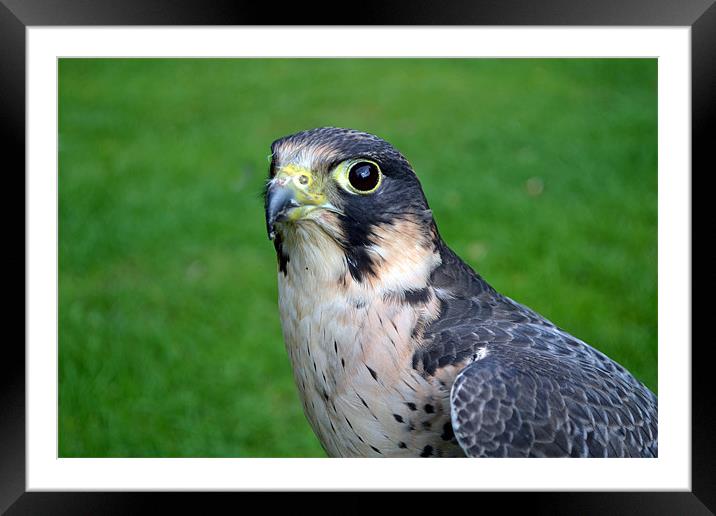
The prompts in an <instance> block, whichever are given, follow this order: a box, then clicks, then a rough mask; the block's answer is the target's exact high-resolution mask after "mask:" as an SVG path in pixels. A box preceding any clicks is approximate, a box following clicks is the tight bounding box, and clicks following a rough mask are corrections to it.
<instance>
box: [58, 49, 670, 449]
mask: <svg viewBox="0 0 716 516" xmlns="http://www.w3.org/2000/svg"><path fill="white" fill-rule="evenodd" d="M656 72H657V64H656V60H653V59H652V60H629V59H619V60H610V59H560V60H557V59H554V60H545V59H504V60H463V59H459V60H458V59H449V60H448V59H445V60H422V59H410V60H408V59H405V60H393V59H380V60H357V59H351V60H338V59H335V60H318V59H303V60H291V59H275V60H265V59H246V60H226V59H225V60H214V59H205V60H178V59H171V60H156V59H61V60H60V63H59V149H60V150H59V160H60V167H59V236H60V239H59V282H60V289H59V377H60V385H59V409H60V412H59V453H60V456H61V457H159V456H173V457H246V456H254V457H299V456H324V453H323V451H322V450H321V448H320V446H319V444H318V442H317V440H316V439H315V437H314V436H313V434H312V432H311V430H310V428H309V426H308V424H307V422H306V421H305V418H304V416H303V413H302V410H301V404H300V402H299V400H298V397H297V393H296V390H295V388H294V385H293V379H292V376H291V371H290V367H289V363H288V359H287V357H286V354H285V351H284V346H283V341H282V338H281V330H280V326H279V320H278V313H277V307H276V265H275V256H274V252H273V248H272V246H271V244H270V243H269V241H268V240H267V238H266V234H265V228H264V221H263V210H262V203H261V200H260V197H259V192H260V190H261V187H262V183H263V180H264V178H265V174H266V172H267V167H268V162H267V159H266V158H267V155H268V153H269V145H270V143H271V141H273V140H274V139H275V138H277V137H280V136H283V135H286V134H288V133H292V132H295V131H298V130H302V129H306V128H310V127H316V126H323V125H334V126H341V127H352V128H356V129H361V130H365V131H369V132H373V133H376V134H378V135H380V136H382V137H384V138H386V139H387V140H388V141H390V142H391V143H393V144H394V145H395V146H396V147H397V148H398V149H400V150H401V151H402V152H403V153H404V154H405V155H406V156H407V157H408V159H409V160H411V162H412V164H413V166H414V167H415V169H416V171H417V172H418V175H419V176H420V178H421V180H422V183H423V187H424V189H425V191H426V195H427V196H428V200H429V202H430V203H431V207H432V208H433V211H434V213H435V217H436V220H437V222H438V226H439V228H440V230H441V233H442V235H443V237H444V238H445V240H446V241H447V242H448V244H449V245H451V247H453V249H455V250H456V251H457V253H458V254H459V255H460V256H462V257H463V258H464V259H466V260H467V261H468V263H470V264H471V265H472V266H473V267H474V268H475V269H476V270H478V272H480V273H481V274H482V275H483V276H484V277H485V278H486V279H487V280H488V281H489V282H490V283H491V284H492V285H493V286H495V287H496V288H497V289H498V290H500V291H501V292H503V293H504V294H506V295H508V296H510V297H512V298H514V299H516V300H517V301H520V302H522V303H524V304H527V305H528V306H530V307H532V308H534V309H536V310H537V311H539V312H541V313H543V314H544V315H546V316H547V317H549V318H550V319H552V320H553V321H554V322H555V323H556V324H558V325H560V326H561V327H563V328H565V329H566V330H568V331H570V332H572V333H573V334H575V335H576V336H578V337H580V338H582V339H584V340H586V341H587V342H589V343H591V344H592V345H593V346H595V347H597V348H598V349H600V350H602V351H604V352H605V353H607V354H608V355H610V356H611V357H613V358H615V359H616V360H618V361H619V362H621V363H622V364H624V365H625V366H626V367H627V368H629V369H630V370H631V371H632V372H633V373H634V374H635V375H636V376H637V377H638V378H640V379H641V380H642V381H643V382H645V383H646V384H647V385H648V386H649V387H650V388H651V389H653V390H654V391H656V386H657V369H656V364H657V306H656V300H657V268H656V266H657V247H656V238H657V111H656V106H657V103H656V95H657V90H656V81H657V75H656Z"/></svg>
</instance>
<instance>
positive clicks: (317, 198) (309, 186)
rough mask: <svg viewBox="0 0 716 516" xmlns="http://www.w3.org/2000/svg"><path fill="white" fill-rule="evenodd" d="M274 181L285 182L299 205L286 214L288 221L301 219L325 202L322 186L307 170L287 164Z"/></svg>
mask: <svg viewBox="0 0 716 516" xmlns="http://www.w3.org/2000/svg"><path fill="white" fill-rule="evenodd" d="M276 179H278V180H286V185H287V186H289V187H290V188H291V189H293V191H294V195H295V197H296V201H297V202H298V203H299V204H300V205H301V206H299V207H297V208H294V209H292V210H290V211H289V212H288V213H287V218H288V219H289V220H293V221H295V220H299V219H302V218H304V217H305V216H306V215H308V213H310V212H311V211H313V210H315V208H316V207H317V206H321V205H323V204H326V202H327V197H326V194H325V192H324V189H323V185H321V184H320V183H321V182H320V181H316V180H315V177H314V175H313V172H312V171H311V170H310V169H308V168H305V167H301V166H299V165H296V164H294V163H289V164H288V165H286V166H284V167H282V168H281V170H280V171H279V172H278V173H277V174H276Z"/></svg>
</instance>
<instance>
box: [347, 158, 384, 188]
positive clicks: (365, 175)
mask: <svg viewBox="0 0 716 516" xmlns="http://www.w3.org/2000/svg"><path fill="white" fill-rule="evenodd" d="M379 178H380V172H378V167H376V166H375V165H373V163H356V164H355V165H353V166H352V167H351V170H350V172H349V173H348V181H350V183H351V185H352V186H353V188H355V189H356V190H360V191H361V192H367V191H368V190H372V189H373V188H375V186H376V185H377V184H378V179H379Z"/></svg>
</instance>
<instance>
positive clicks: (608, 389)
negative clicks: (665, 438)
mask: <svg viewBox="0 0 716 516" xmlns="http://www.w3.org/2000/svg"><path fill="white" fill-rule="evenodd" d="M461 329H462V331H461ZM481 333H482V334H493V335H494V334H497V335H500V336H501V338H500V339H499V340H500V342H496V341H494V340H490V341H488V339H486V341H484V342H480V340H481V339H480V337H479V335H480V334H481ZM459 334H462V335H459ZM453 338H460V339H461V340H462V345H461V347H463V348H471V349H474V350H477V351H478V352H477V353H474V354H473V360H474V361H473V362H472V363H470V364H469V365H467V366H466V367H465V368H464V369H463V370H462V371H461V372H460V373H459V375H458V376H457V378H456V380H455V382H454V384H453V386H452V389H451V393H450V405H451V419H452V425H453V431H454V433H455V437H456V438H457V441H458V443H459V444H460V446H461V447H462V448H463V450H464V451H465V453H466V454H467V455H468V456H471V457H656V456H657V404H656V397H655V396H654V394H653V393H651V391H649V390H648V389H647V388H646V387H644V386H643V385H642V384H641V383H640V382H639V381H637V380H636V379H635V378H634V377H633V376H632V375H631V374H630V373H629V372H628V371H626V370H625V369H624V368H623V367H621V366H620V365H619V364H617V363H616V362H614V361H612V360H611V359H609V358H608V357H606V356H605V355H603V354H602V353H600V352H599V351H597V350H595V349H594V348H591V347H590V346H588V345H587V344H585V343H583V342H581V341H579V340H578V339H575V338H573V337H571V336H570V335H569V334H567V333H565V332H563V331H561V330H559V329H558V328H555V327H549V326H540V325H535V324H529V323H528V324H515V323H509V322H501V323H499V322H496V323H493V325H489V326H487V327H481V328H480V331H478V332H475V331H471V330H468V329H467V327H466V326H462V328H461V327H457V328H453ZM470 341H471V342H470Z"/></svg>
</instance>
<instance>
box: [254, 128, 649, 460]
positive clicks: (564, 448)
mask: <svg viewBox="0 0 716 516" xmlns="http://www.w3.org/2000/svg"><path fill="white" fill-rule="evenodd" d="M265 211H266V213H265V214H266V224H267V230H268V234H269V238H270V239H272V240H273V243H274V246H275V248H276V254H277V258H278V296H279V311H280V318H281V325H282V330H283V335H284V340H285V344H286V349H287V351H288V355H289V358H290V361H291V364H292V366H293V372H294V378H295V381H296V384H297V387H298V390H299V391H300V396H301V399H302V402H303V408H304V412H305V414H306V417H307V419H308V420H309V422H310V424H311V426H312V428H313V430H314V432H315V433H316V435H317V437H318V439H319V440H320V442H321V444H322V446H323V448H324V449H325V451H326V453H327V454H328V455H329V456H333V457H464V456H468V457H656V456H657V399H656V397H655V396H654V394H653V393H652V392H651V391H649V389H647V388H646V387H645V386H644V385H643V384H642V383H640V382H639V381H638V380H637V379H635V378H634V376H632V375H631V374H630V373H629V372H628V371H627V370H625V369H624V367H622V366H621V365H619V364H617V363H616V362H614V361H613V360H611V359H610V358H609V357H607V356H605V355H604V354H602V353H601V352H599V351H597V350H596V349H594V348H593V347H591V346H589V345H588V344H586V343H585V342H583V341H581V340H579V339H578V338H576V337H573V336H572V335H570V334H569V333H567V332H566V331H564V330H562V329H560V328H559V327H557V326H555V325H554V324H553V323H551V322H550V321H548V320H547V319H545V318H544V317H542V316H541V315H540V314H538V313H536V312H534V311H533V310H531V309H529V308H527V307H526V306H523V305H521V304H519V303H517V302H515V301H513V300H512V299H510V298H508V297H506V296H504V295H502V294H500V293H498V292H497V291H496V290H495V289H494V288H492V287H491V286H490V285H489V284H488V283H487V282H486V281H485V280H484V279H483V278H482V277H481V276H480V275H478V274H477V273H476V272H474V271H473V270H472V269H471V268H470V267H469V266H468V265H467V264H465V262H463V261H462V260H461V259H460V258H459V257H458V256H457V255H456V254H455V253H454V252H453V251H452V250H451V249H450V248H449V247H448V246H447V245H446V244H445V242H443V240H442V238H441V237H440V234H439V232H438V229H437V226H436V224H435V221H434V220H433V215H432V212H431V210H430V208H429V207H428V202H427V200H426V198H425V195H424V193H423V190H422V187H421V185H420V182H419V181H418V178H417V176H416V174H415V172H414V171H413V168H412V167H411V165H410V163H409V162H408V161H407V160H406V158H405V157H403V155H402V154H401V153H400V152H398V151H397V150H396V149H395V148H394V147H393V146H392V145H390V144H389V143H388V142H386V141H384V140H383V139H381V138H379V137H377V136H374V135H371V134H368V133H364V132H360V131H356V130H351V129H340V128H333V127H323V128H318V129H311V130H307V131H303V132H299V133H296V134H293V135H290V136H286V137H283V138H280V139H278V140H276V141H275V142H273V144H272V146H271V166H270V172H269V178H268V182H267V185H266V191H265Z"/></svg>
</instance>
